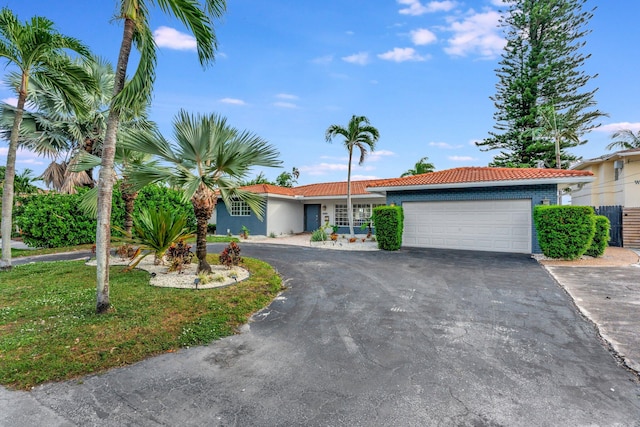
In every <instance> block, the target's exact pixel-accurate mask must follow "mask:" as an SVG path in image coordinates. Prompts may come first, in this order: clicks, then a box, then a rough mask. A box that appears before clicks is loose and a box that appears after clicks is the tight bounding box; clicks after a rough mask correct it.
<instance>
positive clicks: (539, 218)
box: [533, 206, 596, 259]
mask: <svg viewBox="0 0 640 427" xmlns="http://www.w3.org/2000/svg"><path fill="white" fill-rule="evenodd" d="M533 219H534V222H535V225H536V230H537V232H538V242H539V243H540V248H541V249H542V253H543V254H544V255H545V256H547V257H549V258H563V259H577V258H580V257H581V256H582V255H584V254H585V253H586V252H587V250H588V249H589V248H590V247H591V244H592V242H593V237H594V235H595V234H596V215H595V212H594V211H593V208H591V207H589V206H536V207H535V209H534V211H533Z"/></svg>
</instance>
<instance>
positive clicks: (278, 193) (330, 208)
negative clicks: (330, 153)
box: [216, 181, 386, 235]
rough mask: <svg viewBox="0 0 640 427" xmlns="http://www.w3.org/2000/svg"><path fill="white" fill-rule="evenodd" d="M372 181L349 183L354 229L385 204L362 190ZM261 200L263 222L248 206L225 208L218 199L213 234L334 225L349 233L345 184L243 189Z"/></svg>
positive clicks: (265, 232) (264, 232)
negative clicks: (245, 230)
mask: <svg viewBox="0 0 640 427" xmlns="http://www.w3.org/2000/svg"><path fill="white" fill-rule="evenodd" d="M372 182H374V181H353V182H351V199H352V200H351V203H352V205H353V210H354V227H356V230H355V231H359V227H360V225H361V224H363V223H365V222H367V220H368V218H370V217H371V212H372V209H373V208H374V207H376V206H379V205H385V204H386V200H385V198H384V196H383V195H380V194H372V193H369V192H367V191H366V187H367V186H369V185H370V184H371V183H372ZM243 189H244V190H247V191H251V192H253V193H256V194H261V195H262V196H264V198H265V216H264V221H260V220H258V218H257V217H256V216H255V215H254V214H253V213H252V212H251V209H249V206H248V205H247V204H246V203H244V202H242V201H240V200H236V201H233V202H232V203H231V206H230V209H227V206H225V204H224V203H222V200H221V199H219V203H218V205H217V207H216V221H217V227H216V228H217V233H218V234H225V233H227V231H228V232H230V233H231V234H239V233H240V230H241V229H242V226H245V227H247V228H248V229H249V230H250V233H251V234H255V235H271V234H272V233H273V234H275V235H280V234H293V233H301V232H303V231H314V230H317V229H318V228H320V226H322V225H325V224H327V223H328V224H331V225H337V226H338V227H339V229H338V232H339V233H347V232H348V231H349V222H348V218H347V183H346V182H326V183H320V184H310V185H302V186H299V187H295V188H284V187H278V186H275V185H269V184H257V185H251V186H248V187H243Z"/></svg>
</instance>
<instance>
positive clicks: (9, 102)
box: [2, 96, 18, 107]
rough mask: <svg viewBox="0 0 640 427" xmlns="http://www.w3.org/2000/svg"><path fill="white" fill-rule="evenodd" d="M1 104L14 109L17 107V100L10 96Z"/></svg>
mask: <svg viewBox="0 0 640 427" xmlns="http://www.w3.org/2000/svg"><path fill="white" fill-rule="evenodd" d="M2 102H4V103H7V104H9V105H13V106H14V107H16V106H18V98H16V97H14V96H12V97H10V98H4V99H3V100H2Z"/></svg>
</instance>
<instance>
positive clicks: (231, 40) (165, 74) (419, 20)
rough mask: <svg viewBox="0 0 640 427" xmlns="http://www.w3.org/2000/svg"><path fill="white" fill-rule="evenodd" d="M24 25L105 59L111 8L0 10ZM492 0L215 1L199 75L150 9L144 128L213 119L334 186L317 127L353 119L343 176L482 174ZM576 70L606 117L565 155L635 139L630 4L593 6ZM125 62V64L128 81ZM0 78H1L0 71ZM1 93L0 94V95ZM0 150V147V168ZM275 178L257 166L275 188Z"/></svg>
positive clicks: (331, 155) (189, 44) (489, 111)
mask: <svg viewBox="0 0 640 427" xmlns="http://www.w3.org/2000/svg"><path fill="white" fill-rule="evenodd" d="M0 4H1V5H2V6H7V7H9V8H11V9H12V10H13V11H14V13H16V14H18V17H19V19H20V20H22V21H24V20H26V19H28V18H30V17H32V16H34V15H39V16H45V17H47V18H49V19H51V20H52V21H54V23H55V24H56V26H57V28H58V30H59V31H60V32H62V33H64V34H66V35H69V36H74V37H77V38H79V39H80V40H82V41H83V42H84V43H86V44H87V45H88V46H89V47H90V48H91V49H92V50H93V52H94V53H95V54H97V55H99V56H102V57H104V58H107V59H108V60H110V61H111V62H112V63H115V61H116V57H117V52H118V49H119V43H120V39H121V32H122V25H121V23H120V22H119V21H114V20H113V19H112V17H113V16H114V14H115V12H116V1H95V2H90V1H80V0H75V1H71V0H59V1H55V2H52V1H50V0H29V1H24V0H10V1H6V0H4V1H2V0H0ZM499 4H500V1H499V0H456V1H418V0H376V1H375V2H374V1H372V0H324V1H322V2H320V1H291V0H287V1H285V0H270V1H265V0H228V12H227V14H226V15H225V17H224V19H223V20H222V21H221V22H219V23H217V25H216V32H217V36H218V42H219V50H218V54H217V60H216V62H215V64H213V65H212V66H210V67H209V68H207V69H203V68H202V67H201V66H200V65H199V63H198V60H197V56H196V53H195V51H194V44H193V40H192V38H191V37H190V36H189V35H187V34H185V30H184V28H183V27H181V25H180V24H179V22H178V21H176V20H173V19H171V18H167V17H165V16H163V15H162V14H161V13H160V11H159V10H158V9H153V10H152V28H153V30H154V31H155V35H156V42H157V44H158V46H159V55H158V68H157V79H156V83H155V89H154V98H153V104H152V108H151V118H152V119H153V120H155V121H156V122H157V123H158V124H159V126H160V129H161V130H162V132H163V133H164V134H165V135H166V136H168V137H170V136H171V132H172V130H171V123H172V120H173V117H174V116H175V114H176V113H177V112H178V111H179V109H181V108H184V109H186V110H187V111H190V112H194V113H211V112H216V113H219V114H222V115H224V116H226V117H227V118H228V120H229V123H230V124H232V125H234V126H236V127H238V128H241V129H248V130H250V131H252V132H255V133H256V134H258V135H260V136H261V137H263V138H265V139H266V140H268V141H269V142H270V143H272V144H273V145H275V146H276V147H277V148H278V150H279V151H280V153H281V159H282V161H283V166H284V168H285V170H291V168H292V167H293V166H295V167H298V169H299V170H300V172H301V176H300V179H299V184H308V183H315V182H325V181H343V180H346V175H347V172H346V167H347V157H346V150H345V149H344V147H343V146H342V143H341V141H340V140H338V139H336V140H335V141H334V143H332V144H329V143H326V142H325V140H324V133H325V130H326V129H327V127H328V126H329V125H331V124H341V125H346V124H347V122H348V120H349V118H350V117H351V115H352V114H357V115H365V116H367V117H368V118H369V119H370V120H371V124H372V125H373V126H375V127H377V128H378V129H379V131H380V140H379V142H378V145H377V149H376V151H375V152H374V153H373V154H372V155H370V156H369V157H368V158H367V160H366V161H365V163H364V165H363V166H362V167H359V166H357V165H356V166H355V167H354V170H353V176H354V179H368V178H377V177H380V178H388V177H397V176H400V174H402V173H403V172H404V171H406V170H407V169H409V168H411V167H412V166H413V165H414V164H415V162H416V161H418V160H419V159H420V158H421V157H424V156H428V157H429V159H430V161H431V162H433V163H434V164H435V166H436V169H437V170H443V169H448V168H454V167H460V166H486V165H487V164H488V163H489V161H490V160H491V158H492V157H493V156H494V155H496V154H497V152H481V151H480V150H479V149H478V148H477V147H476V146H475V145H474V144H473V142H474V141H476V140H481V139H483V138H485V137H487V136H488V132H489V131H491V130H492V128H493V125H494V120H493V113H494V111H495V109H494V107H493V103H492V101H491V100H490V99H489V97H490V96H491V95H493V94H495V84H496V82H497V78H496V75H495V71H494V70H495V69H496V68H497V66H498V61H499V59H500V54H501V52H502V46H503V44H504V41H503V39H502V34H501V31H500V30H499V29H498V28H497V23H498V19H499V16H500V15H499V12H498V9H499ZM587 5H588V6H589V7H594V6H597V10H596V11H595V15H594V18H593V19H592V20H591V22H590V24H589V29H591V30H592V33H591V34H590V35H589V36H588V38H587V39H586V41H587V45H586V48H585V49H584V52H585V53H588V54H591V55H592V56H591V58H590V59H589V60H588V61H587V62H586V65H585V67H584V69H585V71H586V72H587V73H589V74H598V77H597V78H596V79H594V80H592V81H591V86H590V87H589V89H590V88H593V87H599V91H598V92H597V94H596V100H597V102H598V108H599V109H600V110H602V111H604V112H607V113H609V115H610V117H607V118H604V119H603V120H602V123H603V126H602V127H601V128H600V129H599V130H598V131H594V132H592V133H591V134H589V135H587V137H586V138H587V139H588V141H589V142H588V143H587V144H586V145H584V146H581V147H578V148H575V149H573V150H572V152H573V153H575V154H576V155H579V156H583V157H584V158H591V157H596V156H600V155H602V154H605V153H607V151H606V150H605V146H606V145H607V144H608V143H609V142H610V139H609V137H610V135H611V133H612V132H613V131H614V130H616V129H618V128H620V127H622V128H630V129H633V130H640V103H639V102H638V101H639V100H640V84H638V69H639V68H640V67H638V65H639V61H640V59H639V55H638V43H639V42H640V27H639V26H638V25H637V16H640V2H636V1H595V0H590V1H588V2H587ZM135 65H136V63H135V59H134V60H133V61H132V62H131V63H130V71H132V70H133V67H134V66H135ZM5 71H6V69H3V72H5ZM11 98H15V95H14V94H12V93H11V92H9V91H8V90H7V89H6V88H2V87H0V99H4V100H8V101H10V100H11ZM6 149H7V142H6V141H0V164H2V165H4V164H5V163H6ZM48 161H49V160H48V159H43V158H37V157H36V156H35V155H33V154H31V153H29V152H24V151H20V152H19V156H18V163H17V169H18V171H21V170H23V169H24V168H30V169H32V170H34V171H35V172H36V174H37V173H40V172H41V171H42V170H43V169H44V167H45V166H46V164H47V163H48ZM280 172H282V169H267V170H265V174H266V175H267V177H269V178H271V179H273V178H275V177H276V176H277V175H278V174H279V173H280Z"/></svg>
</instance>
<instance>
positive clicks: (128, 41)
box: [96, 0, 226, 313]
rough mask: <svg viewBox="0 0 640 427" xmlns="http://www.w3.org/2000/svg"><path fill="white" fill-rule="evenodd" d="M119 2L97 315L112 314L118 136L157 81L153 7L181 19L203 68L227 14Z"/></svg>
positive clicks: (172, 1) (182, 5)
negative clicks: (125, 115) (135, 58)
mask: <svg viewBox="0 0 640 427" xmlns="http://www.w3.org/2000/svg"><path fill="white" fill-rule="evenodd" d="M203 3H204V4H201V2H200V1H197V0H188V1H184V0H119V2H118V4H119V7H120V11H119V14H118V16H117V18H118V19H121V20H123V21H124V30H123V34H122V41H121V43H120V51H119V54H118V62H117V64H116V76H115V79H114V89H113V98H112V100H111V105H110V108H109V117H108V118H107V129H106V133H105V139H104V142H103V146H102V163H101V166H100V173H99V176H98V228H97V231H96V263H97V267H96V275H97V277H96V278H97V285H96V287H97V302H96V311H97V312H98V313H104V312H106V311H107V310H108V309H109V306H110V302H109V242H110V240H111V196H112V194H113V183H114V178H113V177H114V164H113V161H114V156H115V151H116V135H117V130H118V124H119V121H120V113H121V112H122V110H123V108H125V107H127V106H129V107H131V106H132V105H136V103H137V101H136V100H138V99H143V100H145V101H147V102H145V104H148V101H149V100H150V98H151V90H152V86H153V81H154V79H155V65H156V45H155V42H154V40H153V34H152V32H151V28H150V26H149V18H150V17H149V6H152V5H157V6H159V7H160V9H161V10H162V11H163V12H164V13H167V14H170V15H173V16H175V17H176V18H178V20H180V21H181V22H182V23H183V24H184V25H185V26H186V27H187V28H188V29H189V31H191V33H192V34H193V35H194V37H195V39H196V43H197V49H198V58H199V60H200V63H201V64H202V65H203V66H204V65H206V64H208V63H211V62H212V61H213V60H214V51H215V49H216V48H217V42H216V36H215V32H214V29H213V23H212V20H214V19H218V18H220V17H221V16H222V14H223V13H224V11H225V9H226V1H225V0H204V1H203ZM134 45H135V46H136V48H137V49H138V50H139V52H140V60H139V64H138V67H137V69H136V71H135V73H134V75H133V77H132V78H131V80H130V81H129V82H127V84H126V85H125V79H126V74H127V65H128V63H129V56H130V54H131V49H132V47H133V46H134Z"/></svg>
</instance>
